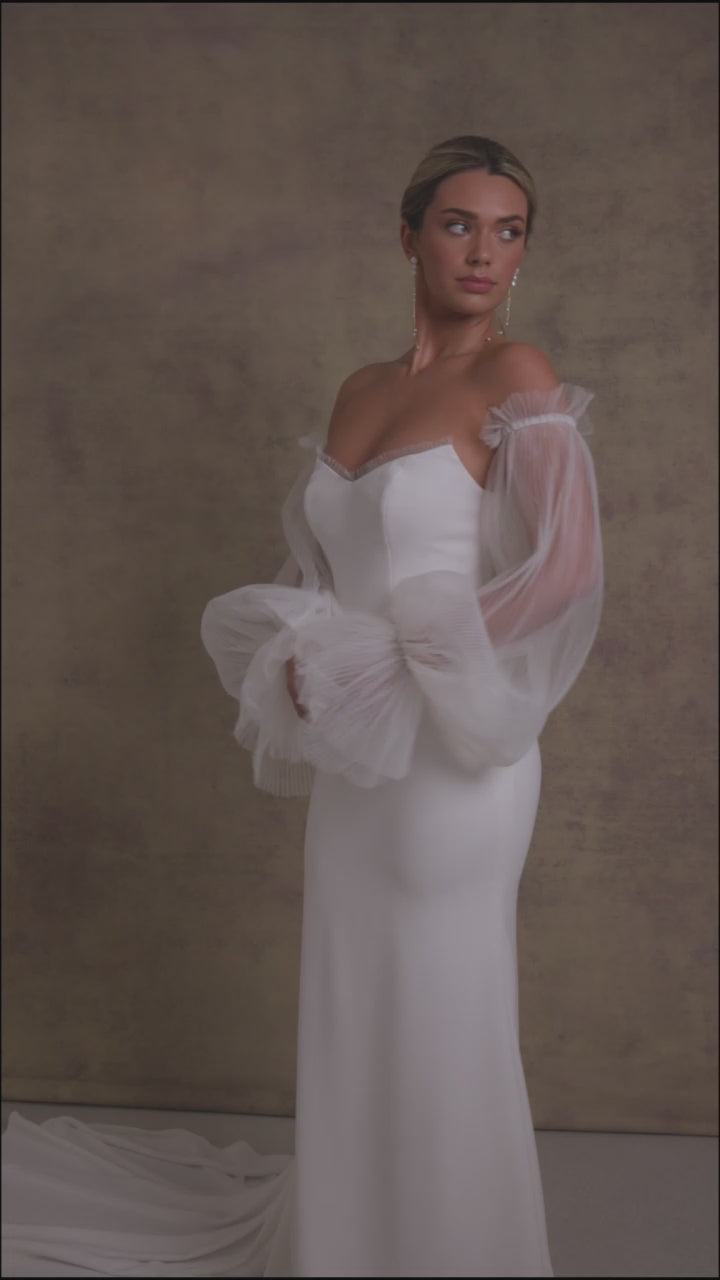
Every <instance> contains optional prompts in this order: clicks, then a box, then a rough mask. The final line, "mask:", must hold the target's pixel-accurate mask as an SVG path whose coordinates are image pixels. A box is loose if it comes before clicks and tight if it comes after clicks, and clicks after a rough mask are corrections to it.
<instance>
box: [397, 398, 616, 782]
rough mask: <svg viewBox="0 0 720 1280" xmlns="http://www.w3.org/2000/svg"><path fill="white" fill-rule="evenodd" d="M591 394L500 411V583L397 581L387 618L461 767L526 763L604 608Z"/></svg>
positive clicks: (484, 511) (512, 402)
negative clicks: (587, 438) (524, 758)
mask: <svg viewBox="0 0 720 1280" xmlns="http://www.w3.org/2000/svg"><path fill="white" fill-rule="evenodd" d="M591 399H592V392H588V391H585V390H584V389H583V388H582V387H577V386H572V385H570V384H567V383H563V384H561V385H560V386H558V387H556V388H555V389H554V390H552V391H533V392H521V393H520V392H519V393H516V394H514V395H511V396H510V397H509V398H508V399H507V400H506V401H505V402H504V403H503V404H502V405H501V406H499V407H495V408H492V409H491V410H490V414H489V420H488V423H487V424H486V426H485V428H484V429H483V432H482V438H483V439H484V440H485V442H486V443H487V444H490V445H491V446H492V447H494V448H495V450H496V452H495V456H494V458H493V461H492V463H491V467H490V472H489V475H488V479H487V482H486V489H485V491H484V492H483V495H482V498H481V507H480V537H481V539H482V542H483V546H484V548H485V549H486V551H487V553H488V555H489V557H490V559H491V561H492V564H493V566H494V575H493V577H492V578H490V579H489V580H488V581H486V582H484V583H482V584H481V585H479V586H478V585H477V584H475V583H472V582H470V581H469V580H468V579H467V578H464V577H463V576H462V575H460V574H455V573H450V572H447V573H446V572H432V573H428V574H422V575H420V576H418V577H413V578H410V579H406V580H405V581H404V582H401V583H400V584H399V585H398V586H397V588H396V589H395V591H394V592H393V595H392V600H391V614H392V617H393V621H394V623H395V625H396V627H397V631H398V635H399V637H400V640H401V643H402V647H403V652H404V654H405V657H406V660H407V662H408V665H409V668H410V670H411V671H412V673H413V676H414V678H415V679H416V680H417V682H418V684H419V685H420V687H421V688H422V690H423V693H424V695H425V697H426V699H427V702H428V704H429V707H430V711H431V714H432V716H433V718H434V720H435V723H436V725H437V727H438V729H439V731H440V732H441V733H442V735H443V738H444V739H445V741H446V743H447V746H448V749H449V750H450V751H451V753H452V754H453V756H454V758H455V759H456V760H457V761H458V762H459V763H460V764H461V765H462V766H463V767H465V768H467V769H469V770H474V769H478V768H481V767H483V766H484V765H508V764H512V763H514V762H515V761H516V760H518V759H520V758H521V757H522V755H523V754H524V753H525V752H526V751H527V750H528V749H529V748H530V747H531V746H532V744H533V742H534V741H535V740H536V739H537V737H538V736H539V734H540V732H541V730H542V728H543V726H544V724H545V721H546V719H547V717H548V715H549V714H550V712H551V711H552V710H553V708H554V707H556V706H557V704H558V703H559V702H560V700H561V699H562V698H563V697H564V696H565V694H566V693H567V692H568V690H569V689H570V687H571V685H572V684H573V683H574V681H575V680H576V678H577V676H578V675H579V673H580V671H581V669H582V667H583V665H584V663H585V660H586V658H587V656H588V653H589V651H590V649H591V647H592V644H593V641H594V638H595V635H596V632H597V628H598V623H599V619H600V613H601V608H602V595H603V559H602V546H601V535H600V524H599V517H598V501H597V489H596V483H595V474H594V468H593V464H592V458H591V455H590V452H589V450H588V447H587V444H586V443H585V440H584V438H583V437H584V436H585V435H588V434H590V432H591V429H592V428H591V424H590V421H589V418H588V416H587V414H586V409H587V405H588V403H589V401H590V400H591Z"/></svg>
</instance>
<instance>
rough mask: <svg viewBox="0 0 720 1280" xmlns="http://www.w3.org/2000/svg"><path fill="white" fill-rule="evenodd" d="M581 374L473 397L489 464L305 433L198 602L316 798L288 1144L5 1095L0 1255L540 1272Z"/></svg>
mask: <svg viewBox="0 0 720 1280" xmlns="http://www.w3.org/2000/svg"><path fill="white" fill-rule="evenodd" d="M591 398H592V394H591V393H590V392H587V391H584V390H583V389H582V388H581V387H576V386H573V385H571V384H561V385H560V386H559V387H558V388H556V389H555V390H554V391H549V392H548V391H545V392H530V393H522V394H521V393H518V394H515V395H513V396H510V397H509V398H508V400H506V401H505V402H504V403H503V404H502V405H500V406H496V407H494V408H493V409H491V410H490V414H489V419H488V422H487V424H486V427H485V428H484V430H483V438H484V439H485V440H486V441H487V442H488V443H489V444H491V445H492V446H493V447H494V448H495V449H496V454H495V457H494V459H493V463H492V466H491V468H490V473H489V476H488V479H487V481H486V486H485V488H483V489H481V488H480V487H479V486H478V485H477V483H476V482H475V480H474V479H473V477H472V476H471V475H470V474H469V472H468V471H467V470H466V468H465V466H464V464H463V463H462V461H461V459H460V457H459V455H458V454H457V452H456V450H455V448H454V446H453V443H452V438H451V437H450V436H446V437H444V438H443V439H442V440H435V441H432V442H427V443H426V444H418V445H415V446H413V447H411V448H409V449H398V450H394V451H391V452H389V453H386V454H383V455H382V456H381V457H379V458H375V459H373V460H371V461H370V462H369V463H368V464H366V465H365V466H364V467H362V468H360V469H358V471H356V472H353V473H350V472H348V471H346V470H345V469H344V468H343V467H342V466H340V464H338V463H337V462H336V461H335V460H334V459H332V458H331V457H329V456H328V454H327V453H325V452H324V450H323V447H322V444H321V440H320V437H319V435H313V436H308V437H303V438H302V440H301V443H302V444H303V445H305V446H308V445H309V446H310V447H311V448H312V456H311V458H310V460H309V462H308V463H307V464H306V465H305V466H304V467H303V468H302V470H301V472H300V474H299V476H298V477H297V480H296V482H295V484H294V485H293V488H292V490H291V492H290V494H289V496H288V498H287V500H286V503H285V504H284V507H283V513H282V515H283V527H284V530H285V534H286V538H287V541H288V547H289V552H290V554H289V556H288V558H287V559H286V561H285V563H284V565H283V567H282V569H281V570H280V572H279V573H278V575H277V577H276V579H275V581H274V582H273V583H265V584H260V585H253V586H246V587H240V588H237V589H235V590H233V591H230V592H229V593H228V594H227V595H225V596H220V597H218V598H217V599H216V600H213V601H211V602H210V604H209V605H208V607H207V609H206V611H205V614H204V616H203V622H202V635H203V641H204V643H205V645H206V648H207V649H208V651H209V652H210V654H211V656H212V658H213V660H214V662H215V664H216V666H217V669H218V673H219V675H220V678H221V680H222V682H223V685H224V687H225V688H226V690H227V691H228V692H229V693H230V694H231V695H232V696H233V697H236V698H237V700H238V703H239V708H240V715H239V719H238V722H237V726H236V730H235V734H236V737H237V740H238V742H239V743H240V744H241V745H242V746H244V747H245V748H247V749H248V750H249V751H250V752H252V766H253V778H254V781H255V783H256V785H257V786H258V787H260V788H262V789H264V790H267V791H270V792H271V793H273V794H275V795H278V796H283V795H309V797H310V798H309V805H308V812H307V824H306V832H305V849H304V856H305V864H304V870H305V879H304V902H303V921H302V949H301V968H300V1007H299V1023H298V1037H299V1039H298V1060H297V1070H298V1074H297V1096H296V1117H295V1155H294V1158H292V1159H291V1158H290V1157H289V1156H262V1155H259V1154H258V1153H256V1152H254V1151H253V1150H252V1149H251V1148H250V1147H249V1146H248V1145H247V1144H246V1143H235V1144H233V1146H231V1147H229V1148H225V1149H221V1148H216V1147H213V1146H211V1144H209V1143H207V1142H205V1141H204V1140H203V1139H199V1138H194V1137H193V1136H192V1135H190V1134H187V1133H185V1132H183V1131H177V1130H176V1131H166V1132H164V1133H163V1132H152V1133H150V1132H146V1131H142V1130H138V1129H132V1128H129V1127H124V1126H90V1125H81V1124H80V1123H79V1122H77V1121H71V1120H69V1119H67V1118H62V1119H59V1120H56V1121H51V1122H48V1123H46V1124H45V1125H39V1126H38V1125H32V1124H29V1123H28V1122H27V1121H24V1120H21V1118H20V1117H19V1116H18V1115H17V1113H14V1114H13V1116H12V1117H11V1120H10V1125H9V1128H8V1133H7V1135H6V1137H5V1139H4V1144H3V1145H4V1151H3V1167H4V1176H5V1178H6V1188H5V1205H4V1210H3V1218H4V1228H3V1231H4V1251H5V1252H4V1262H3V1272H2V1274H3V1275H7V1276H14V1275H40V1274H42V1275H48V1276H49V1275H137V1276H140V1275H142V1276H165V1275H167V1276H192V1275H194V1276H201V1275H202V1276H221V1275H222V1276H250V1275H258V1276H259V1275H285V1276H551V1275H552V1274H553V1272H552V1264H551V1260H550V1255H549V1250H548V1241H547V1232H546V1224H545V1211H544V1203H543V1193H542V1185H541V1179H540V1170H539V1165H538V1159H537V1151H536V1145H535V1135H534V1131H533V1123H532V1117H531V1113H530V1107H529V1103H528V1096H527V1090H526V1086H525V1079H524V1074H523V1066H522V1060H521V1055H520V1048H519V1029H518V985H517V957H516V933H515V918H516V905H517V890H518V883H519V880H520V876H521V874H522V870H523V866H524V863H525V858H526V855H527V851H528V847H529V843H530V839H531V836H532V831H533V826H534V822H535V815H536V811H537V804H538V798H539V788H540V755H539V748H538V743H537V739H538V735H539V733H540V731H541V729H542V727H543V724H544V723H545V720H546V718H547V716H548V714H549V712H550V711H551V710H552V708H553V707H554V706H556V705H557V703H558V702H559V701H560V699H561V698H562V697H563V696H564V694H565V693H566V692H567V690H568V689H569V688H570V686H571V684H572V683H573V681H574V680H575V678H576V677H577V675H578V673H579V671H580V669H581V668H582V665H583V663H584V661H585V659H586V657H587V654H588V652H589V650H590V647H591V645H592V642H593V639H594V636H595V633H596V630H597V625H598V620H599V616H600V609H601V600H602V577H603V572H602V553H601V545H600V530H599V521H598V510H597V493H596V488H595V479H594V472H593V467H592V461H591V457H590V454H589V451H588V449H587V445H586V444H585V441H584V439H583V434H587V432H588V431H589V430H590V424H589V420H588V418H587V414H586V408H587V404H588V402H589V400H590V399H591ZM291 655H293V656H294V657H295V662H296V672H297V689H298V697H299V701H300V703H301V705H302V706H303V707H304V708H305V709H306V711H307V715H306V716H305V717H303V718H301V717H300V716H299V715H298V714H297V713H296V711H295V709H294V707H293V705H292V701H291V699H290V696H289V694H288V691H287V687H286V680H285V664H286V662H287V658H288V657H290V656H291ZM33 1268H34V1269H33Z"/></svg>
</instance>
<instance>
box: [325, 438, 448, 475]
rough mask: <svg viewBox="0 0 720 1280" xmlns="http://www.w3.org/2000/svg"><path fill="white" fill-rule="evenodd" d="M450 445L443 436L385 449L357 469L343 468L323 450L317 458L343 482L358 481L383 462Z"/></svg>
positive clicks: (340, 463)
mask: <svg viewBox="0 0 720 1280" xmlns="http://www.w3.org/2000/svg"><path fill="white" fill-rule="evenodd" d="M448 444H452V436H443V437H442V438H441V439H440V440H424V441H421V442H420V443H419V444H407V445H401V446H400V447H399V448H397V449H386V450H385V452H384V453H379V454H377V456H376V457H374V458H369V459H368V461H367V462H363V463H362V464H361V465H360V466H359V467H355V468H354V469H351V468H350V467H345V466H343V464H342V462H338V460H337V458H333V457H331V455H330V454H329V453H326V452H325V450H324V449H319V450H318V457H319V458H322V461H323V462H325V463H327V465H328V466H329V467H332V469H333V471H337V473H338V475H340V476H342V477H343V478H344V479H345V480H358V479H359V478H360V476H363V475H366V473H367V472H368V471H374V470H375V468H376V467H380V466H382V464H383V463H384V462H390V461H391V459H393V458H402V457H405V456H407V455H408V454H411V453H425V452H426V451H427V450H428V449H440V448H443V447H444V446H445V445H448Z"/></svg>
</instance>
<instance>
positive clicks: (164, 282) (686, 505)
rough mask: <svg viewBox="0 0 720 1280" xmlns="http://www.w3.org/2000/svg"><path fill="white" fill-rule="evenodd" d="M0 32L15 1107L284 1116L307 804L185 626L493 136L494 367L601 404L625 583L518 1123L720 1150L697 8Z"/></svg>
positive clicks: (533, 979)
mask: <svg viewBox="0 0 720 1280" xmlns="http://www.w3.org/2000/svg"><path fill="white" fill-rule="evenodd" d="M2 21H3V36H4V40H3V56H4V66H3V85H4V102H3V106H4V111H3V128H4V138H3V158H4V172H3V176H4V184H3V188H4V215H5V225H4V261H3V265H4V271H5V275H4V281H5V287H4V306H5V311H4V319H5V326H4V344H3V355H4V366H3V384H4V395H5V401H4V424H5V425H4V464H5V465H4V509H5V525H4V556H5V560H4V566H5V575H4V593H5V596H4V599H5V610H4V620H5V650H4V663H5V665H4V707H5V719H4V748H5V755H4V858H5V862H4V867H5V869H4V903H5V917H4V941H5V960H4V1016H5V1037H4V1045H5V1055H4V1096H5V1097H6V1098H10V1099H26V1100H47V1101H51V1102H63V1103H83V1102H85V1103H96V1104H117V1105H123V1104H126V1105H133V1106H152V1107H172V1108H182V1107H188V1108H192V1109H208V1110H231V1111H238V1112H259V1113H264V1112H265V1113H272V1114H280V1115H287V1114H291V1113H292V1111H293V1106H294V1073H295V1036H296V1016H297V1009H296V1002H297V989H298V960H299V941H300V923H301V910H302V842H303V830H304V819H305V812H306V806H307V801H306V800H305V799H293V800H278V799H275V798H273V797H271V796H268V795H266V794H265V793H261V792H259V791H257V790H256V789H255V788H254V787H253V785H252V777H251V768H250V757H249V755H247V754H246V753H245V752H242V751H241V750H240V748H238V747H237V746H236V744H235V742H234V740H233V738H232V736H231V730H232V725H233V723H234V720H235V714H236V705H235V704H234V703H233V702H231V700H230V699H228V698H227V697H226V695H225V694H224V693H223V691H222V689H221V688H220V686H219V683H218V679H217V676H216V673H215V670H214V668H213V666H212V664H211V662H210V660H209V658H208V656H207V655H206V653H205V651H204V649H203V648H202V646H201V642H200V635H199V626H200V617H201V614H202V610H203V608H204V605H205V603H206V601H207V600H209V599H210V598H211V597H212V596H214V595H218V594H220V593H222V592H225V591H228V590H230V589H231V588H233V587H235V586H239V585H241V584H244V583H250V582H263V581H268V580H269V579H270V578H271V577H272V576H273V574H274V573H275V571H276V569H277V568H278V566H279V564H280V563H281V561H282V559H283V558H284V555H285V548H284V543H283V539H282V532H281V528H280V521H279V512H280V505H281V502H282V500H283V498H284V497H285V494H286V492H287V490H288V488H289V486H290V484H291V482H292V479H293V478H294V476H295V474H296V472H297V470H298V469H299V467H300V466H301V465H302V464H303V463H304V462H305V460H306V454H305V453H304V451H303V450H301V449H300V448H299V447H298V445H297V437H298V436H299V435H302V434H303V433H304V432H307V431H314V430H322V429H324V427H325V425H326V423H327V418H328V414H329V411H330V409H331V406H332V403H333V400H334V396H335V393H336V390H337V387H338V385H339V383H340V381H341V380H342V379H343V378H344V377H345V376H346V375H347V374H348V373H349V372H350V371H351V370H352V369H354V368H357V367H359V366H360V365H363V364H367V363H368V362H370V361H373V360H382V359H389V358H391V357H394V356H396V355H399V354H400V353H401V352H402V351H403V350H405V349H406V348H407V345H408V342H409V341H410V340H411V275H410V272H409V269H408V266H407V262H406V261H405V258H404V256H403V254H402V252H401V249H400V244H399V212H398V209H399V201H400V196H401V193H402V190H403V188H404V186H405V184H406V183H407V181H408V179H409V177H410V174H411V172H412V170H413V168H414V166H415V164H416V163H417V161H418V160H419V158H420V157H421V155H422V154H423V153H424V152H425V151H426V150H427V148H428V147H429V146H431V145H432V144H433V143H435V142H438V141H440V140H441V139H443V138H447V137H450V136H451V135H453V134H457V133H480V134H486V135H489V136H490V137H493V138H497V139H499V140H501V141H502V142H503V143H505V144H506V145H507V146H509V147H510V148H511V149H512V150H514V151H516V152H517V153H518V155H519V156H520V157H521V158H522V159H523V160H524V162H525V163H526V164H527V165H528V166H529V168H530V169H531V171H532V172H533V174H534V176H535V178H536V181H537V184H538V189H539V195H540V211H539V215H538V221H537V228H536V234H535V236H534V238H533V239H532V240H531V247H530V251H529V253H528V254H527V256H526V258H525V262H524V264H523V268H522V271H521V278H520V282H519V284H518V287H517V289H516V290H515V292H514V294H513V317H512V325H511V334H512V335H514V336H515V337H516V338H517V339H520V340H522V341H527V342H531V343H534V344H536V345H538V346H539V347H541V348H542V349H543V350H544V351H545V352H546V353H547V354H548V355H549V357H550V359H551V360H552V361H553V363H554V365H555V368H556V370H557V371H558V374H559V375H560V377H561V378H562V379H563V380H565V381H569V382H577V383H580V384H581V385H583V386H585V387H588V388H590V389H591V390H593V391H594V392H595V395H596V399H595V401H594V402H593V405H592V416H593V418H594V423H595V436H594V439H593V441H592V449H593V453H594V457H595V461H596V467H597V475H598V482H599V487H600V492H601V495H602V517H603V528H604V538H605V549H606V560H607V596H606V605H605V612H604V617H603V621H602V625H601V630H600V634H599V637H598V641H597V644H596V647H595V649H594V652H593V654H592V657H591V659H590V661H589V662H588V664H587V667H586V669H585V671H584V672H583V674H582V676H581V678H580V680H579V681H578V683H577V685H576V686H575V688H574V689H573V691H572V692H571V694H570V695H569V697H568V699H567V701H566V702H565V703H564V704H563V705H562V706H561V707H560V708H559V709H558V711H557V712H556V713H555V714H554V716H553V717H552V719H551V721H550V723H549V725H548V727H547V729H546V731H545V734H544V736H543V740H542V751H543V760H544V789H543V796H542V802H541V810H540V815H539V820H538V826H537V833H536V837H535V839H534V842H533V846H532V849H531V852H530V855H529V859H528V863H527V867H526V871H525V874H524V877H523V882H522V886H521V896H520V904H519V926H518V948H519V964H520V983H521V986H520V1002H521V1026H522V1050H523V1058H524V1062H525V1067H526V1072H527V1079H528V1087H529V1091H530V1095H531V1103H532V1107H533V1112H534V1117H535V1122H536V1125H537V1126H538V1127H539V1128H560V1129H585V1130H635V1131H645V1132H665V1133H688V1134H715V1133H717V1114H716V1096H717V1095H716V1020H715V1008H716V974H717V968H716V960H717V945H716V944H717V933H716V926H715V909H716V857H717V830H716V807H715V804H716V784H715V778H716V733H715V725H716V624H715V616H716V606H715V569H716V555H717V543H716V532H715V531H716V464H717V453H716V437H717V398H716V342H717V324H716V321H717V313H716V291H715V280H716V273H717V256H716V223H717V192H716V183H717V167H716V154H717V119H716V97H717V82H716V39H717V7H716V6H715V5H713V4H694V3H682V4H604V3H598V4H564V3H561V4H522V3H521V4H454V3H438V4H415V3H398V4H354V3H350V4H348V3H338V4H334V3H331V4H303V3H290V4H212V3H197V4H129V3H123V4H104V3H103V4H62V3H60V4H58V3H52V4H32V3H30V4H28V3H22V4H4V5H3V6H2Z"/></svg>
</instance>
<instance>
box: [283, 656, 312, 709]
mask: <svg viewBox="0 0 720 1280" xmlns="http://www.w3.org/2000/svg"><path fill="white" fill-rule="evenodd" d="M285 672H286V683H287V691H288V693H289V694H290V697H291V699H292V704H293V706H294V708H295V710H296V711H297V713H298V715H299V716H300V718H301V720H305V719H307V711H306V709H305V707H303V705H302V704H301V703H300V702H298V698H297V685H296V675H295V659H294V658H288V660H287V662H286V663H285Z"/></svg>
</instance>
